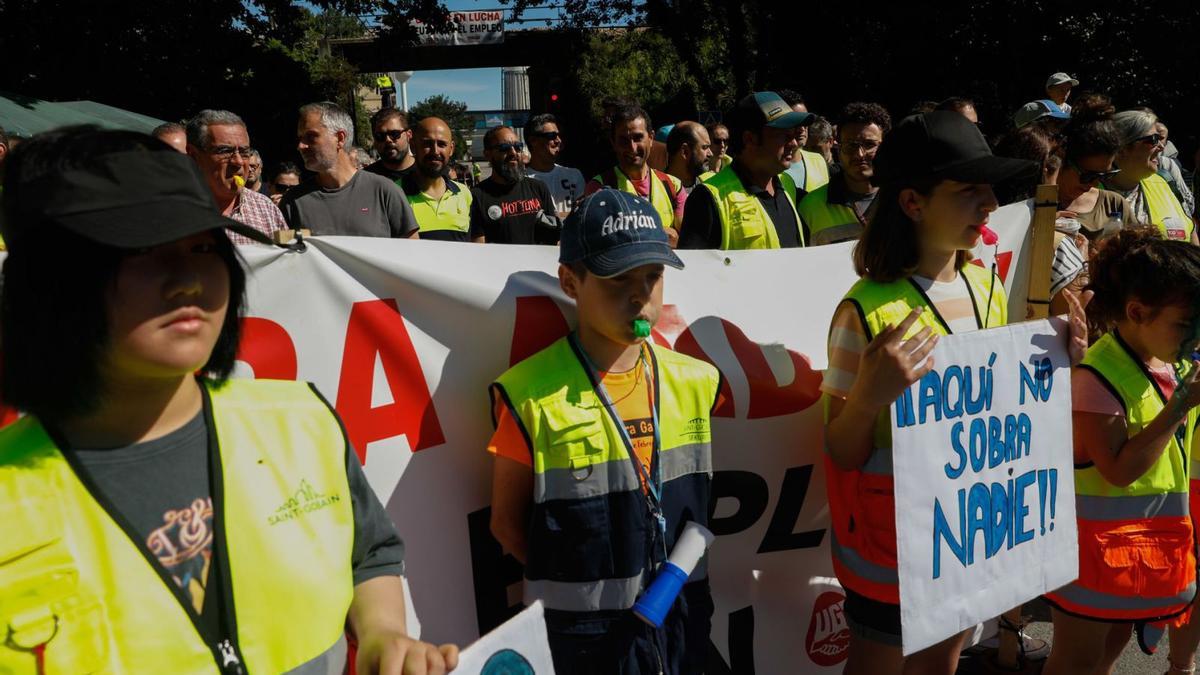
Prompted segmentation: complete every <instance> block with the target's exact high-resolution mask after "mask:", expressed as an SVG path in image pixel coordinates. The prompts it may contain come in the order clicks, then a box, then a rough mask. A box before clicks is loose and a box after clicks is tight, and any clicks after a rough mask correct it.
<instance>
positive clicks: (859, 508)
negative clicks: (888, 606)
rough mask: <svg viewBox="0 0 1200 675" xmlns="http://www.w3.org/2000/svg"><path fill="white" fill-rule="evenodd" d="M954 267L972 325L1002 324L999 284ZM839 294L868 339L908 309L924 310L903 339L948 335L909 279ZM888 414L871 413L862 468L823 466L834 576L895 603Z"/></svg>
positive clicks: (986, 274)
mask: <svg viewBox="0 0 1200 675" xmlns="http://www.w3.org/2000/svg"><path fill="white" fill-rule="evenodd" d="M959 272H960V274H962V276H963V278H964V279H965V280H966V283H967V289H968V291H969V293H970V295H971V299H972V301H973V304H974V309H975V317H976V325H977V326H979V327H981V328H993V327H996V326H1003V325H1004V324H1005V323H1007V321H1008V309H1007V306H1008V297H1007V295H1005V293H1004V285H1003V283H1002V282H1000V280H999V279H997V278H996V277H995V275H994V274H992V272H991V271H989V270H985V269H984V268H982V267H979V266H977V265H964V266H963V267H962V268H960V270H959ZM845 300H848V301H850V302H852V303H853V304H854V306H855V307H856V308H857V310H858V312H859V316H860V318H861V319H862V321H863V327H864V329H865V331H866V334H867V339H868V340H870V339H872V338H874V336H876V335H878V334H879V333H880V331H882V330H883V329H884V328H885V327H887V326H888V325H889V324H891V325H897V324H899V323H900V322H901V321H902V320H903V319H904V317H906V316H908V313H909V312H910V311H911V310H912V309H913V308H915V307H925V308H926V309H925V311H924V312H922V313H921V314H920V315H919V316H918V318H917V320H916V321H915V322H914V324H913V326H912V328H911V329H910V330H909V332H908V334H907V335H905V338H906V339H907V338H909V337H912V336H913V335H914V334H915V333H917V332H918V331H920V330H921V329H923V328H926V327H928V328H929V329H930V330H932V331H933V332H934V333H935V334H938V335H948V334H949V333H950V329H949V327H948V326H947V325H946V323H945V321H943V320H942V318H941V315H940V314H939V313H938V312H937V309H936V308H935V307H934V306H933V304H932V303H931V302H929V301H928V299H927V298H926V297H925V295H924V293H923V292H922V291H921V290H920V288H919V287H918V286H917V285H916V283H915V282H914V281H912V280H911V279H900V280H898V281H893V282H890V283H880V282H875V281H871V280H869V279H865V278H864V279H860V280H859V281H858V282H857V283H856V284H855V285H854V286H853V287H852V288H851V289H850V292H848V293H847V294H846V298H845ZM890 412H891V408H890V407H889V408H887V409H885V410H882V411H880V413H879V415H878V416H877V417H876V418H875V430H874V437H873V438H874V440H873V445H874V448H873V449H872V451H871V455H870V456H869V457H868V458H867V461H866V462H865V463H864V464H863V466H862V467H860V468H859V469H858V470H855V471H846V470H843V469H839V468H838V467H837V466H836V465H835V464H834V463H833V461H832V460H831V459H830V458H829V457H828V456H826V458H825V468H826V482H827V491H828V494H829V507H830V516H831V521H832V524H833V526H832V527H831V528H830V529H831V532H832V534H833V537H832V542H833V543H832V547H833V549H834V553H833V564H834V570H835V571H836V572H837V576H838V580H839V581H841V583H842V585H843V586H845V587H846V588H849V589H851V590H853V591H854V592H856V593H858V594H860V595H863V596H866V597H868V598H871V599H873V600H877V601H879V602H887V603H892V604H896V603H899V602H900V591H899V586H898V584H897V576H896V574H897V573H896V529H895V528H896V515H895V513H896V502H895V488H894V484H893V480H892V450H891V445H892V439H891V420H890V418H889V415H890Z"/></svg>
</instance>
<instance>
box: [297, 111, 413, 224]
mask: <svg viewBox="0 0 1200 675" xmlns="http://www.w3.org/2000/svg"><path fill="white" fill-rule="evenodd" d="M296 138H297V144H296V145H297V148H298V149H299V150H300V156H301V157H302V158H303V159H304V168H306V169H308V170H309V171H314V172H316V176H314V177H312V178H310V179H308V180H307V181H305V182H303V183H301V184H300V185H298V186H296V187H294V188H292V189H290V190H288V193H287V194H286V195H284V197H283V200H282V201H281V202H280V204H279V209H280V210H281V211H283V216H284V218H286V219H287V222H288V226H289V227H291V228H292V229H293V230H299V229H301V228H307V229H309V230H311V231H312V233H313V234H323V235H349V236H357V237H393V238H395V237H407V238H409V239H416V238H417V229H418V227H417V219H416V218H415V217H414V216H413V212H412V208H411V207H410V206H409V205H408V200H407V199H405V198H404V193H403V192H401V190H400V186H398V185H396V184H395V183H393V182H392V181H390V180H388V179H387V178H384V177H383V176H379V175H376V174H373V173H370V172H367V171H359V170H358V166H357V164H356V162H355V160H354V155H353V154H352V152H353V150H354V145H353V140H354V122H352V121H351V120H350V116H349V115H347V114H346V112H345V111H343V110H342V109H341V108H339V107H338V106H337V104H335V103H330V102H328V101H325V102H322V103H309V104H308V105H305V106H302V107H301V108H300V121H299V123H298V124H297V125H296Z"/></svg>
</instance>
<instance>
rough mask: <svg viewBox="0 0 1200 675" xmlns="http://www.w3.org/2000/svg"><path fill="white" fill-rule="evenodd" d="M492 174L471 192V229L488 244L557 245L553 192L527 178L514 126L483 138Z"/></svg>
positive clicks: (523, 145) (485, 154)
mask: <svg viewBox="0 0 1200 675" xmlns="http://www.w3.org/2000/svg"><path fill="white" fill-rule="evenodd" d="M483 148H484V150H483V152H484V157H486V158H487V160H488V164H490V165H491V168H492V175H491V176H489V177H488V178H487V179H486V180H484V181H482V182H480V183H479V185H476V186H475V187H474V188H473V189H472V190H471V230H472V231H482V232H483V235H484V237H485V239H486V240H487V241H488V242H489V243H497V244H550V245H553V244H557V243H558V234H559V220H558V218H557V217H556V216H555V215H554V201H553V199H551V197H550V189H549V188H548V187H546V184H545V183H543V182H542V181H540V180H538V179H536V178H527V177H526V176H525V162H524V160H523V159H522V153H523V151H524V150H525V144H524V143H522V142H521V141H520V139H518V138H517V133H516V132H515V131H513V130H512V128H511V127H493V128H492V129H489V130H488V132H487V134H485V135H484V137H483Z"/></svg>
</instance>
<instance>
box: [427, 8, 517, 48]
mask: <svg viewBox="0 0 1200 675" xmlns="http://www.w3.org/2000/svg"><path fill="white" fill-rule="evenodd" d="M450 22H451V30H450V32H448V33H435V32H433V30H434V29H433V27H431V26H430V25H429V24H426V23H425V22H423V21H420V20H417V19H413V22H412V26H413V29H414V30H416V31H417V40H418V42H420V43H421V44H423V45H435V46H459V45H491V44H500V43H502V42H504V11H503V10H492V11H481V12H451V13H450Z"/></svg>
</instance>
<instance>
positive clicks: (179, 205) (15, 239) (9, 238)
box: [3, 150, 271, 249]
mask: <svg viewBox="0 0 1200 675" xmlns="http://www.w3.org/2000/svg"><path fill="white" fill-rule="evenodd" d="M19 194H20V198H19V201H18V203H17V204H15V205H13V208H12V209H11V211H12V213H14V214H15V215H16V218H14V219H12V220H15V221H17V222H8V219H6V222H5V223H4V228H3V230H4V231H3V234H4V238H5V242H6V243H7V244H8V246H9V247H19V246H20V241H21V239H22V237H23V236H24V234H25V232H23V230H24V228H26V227H36V226H37V224H38V223H40V222H46V221H49V222H53V223H56V224H58V225H60V226H61V227H64V228H66V229H68V230H70V231H72V232H74V233H76V234H79V235H80V236H83V237H86V238H87V239H90V240H92V241H95V242H97V243H101V244H107V245H109V246H114V247H117V248H125V249H130V248H145V247H148V246H157V245H159V244H164V243H166V242H169V241H175V240H177V239H182V238H184V237H188V236H191V235H193V234H196V233H198V232H204V231H206V230H212V229H216V228H224V229H228V230H232V231H234V232H237V233H238V234H241V235H243V236H245V237H248V238H250V239H252V240H254V241H258V242H261V243H264V244H270V243H271V239H270V238H269V237H268V236H267V235H266V234H264V233H263V232H260V231H259V230H257V229H255V228H253V227H250V226H248V225H244V224H242V223H239V222H237V221H235V220H232V219H230V218H226V217H225V216H222V215H221V214H220V212H218V211H217V206H216V203H215V202H214V201H213V197H212V193H211V192H210V191H209V189H208V186H207V185H206V184H205V182H204V179H203V178H202V177H201V175H200V172H199V169H198V168H197V167H196V163H195V162H194V161H192V159H191V158H190V157H188V156H187V155H184V154H181V153H178V152H173V151H161V152H158V151H146V150H135V151H127V152H115V153H111V154H108V155H104V156H101V157H98V158H96V159H95V160H94V161H93V162H91V163H90V164H89V166H88V167H87V168H75V169H68V170H65V171H59V172H55V173H53V174H48V175H44V176H40V177H38V178H35V179H33V180H30V181H29V182H25V183H22V184H21V185H20V187H19ZM6 210H8V209H6Z"/></svg>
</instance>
